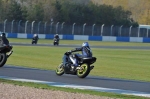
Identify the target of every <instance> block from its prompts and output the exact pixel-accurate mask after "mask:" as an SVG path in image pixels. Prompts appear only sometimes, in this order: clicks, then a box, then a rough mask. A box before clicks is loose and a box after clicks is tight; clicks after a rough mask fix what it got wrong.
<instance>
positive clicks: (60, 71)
mask: <svg viewBox="0 0 150 99" xmlns="http://www.w3.org/2000/svg"><path fill="white" fill-rule="evenodd" d="M55 72H56V75H58V76H61V75H63V74H64V66H63V63H61V64H60V65H59V66H58V67H57V68H56V70H55Z"/></svg>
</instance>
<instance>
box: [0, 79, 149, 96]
mask: <svg viewBox="0 0 150 99" xmlns="http://www.w3.org/2000/svg"><path fill="white" fill-rule="evenodd" d="M0 83H8V84H13V85H18V86H26V87H33V88H39V89H46V90H53V91H54V90H55V91H57V90H60V91H65V92H71V93H82V94H90V95H97V96H105V97H111V98H121V99H148V98H146V97H139V96H132V95H121V94H114V93H106V92H96V91H90V90H80V89H71V88H61V87H53V86H49V85H46V84H38V83H31V82H20V81H12V80H5V79H0Z"/></svg>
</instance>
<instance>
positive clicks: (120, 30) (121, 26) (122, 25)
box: [120, 25, 123, 36]
mask: <svg viewBox="0 0 150 99" xmlns="http://www.w3.org/2000/svg"><path fill="white" fill-rule="evenodd" d="M122 27H123V25H121V26H120V36H121V29H122Z"/></svg>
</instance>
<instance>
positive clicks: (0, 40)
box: [0, 32, 9, 46]
mask: <svg viewBox="0 0 150 99" xmlns="http://www.w3.org/2000/svg"><path fill="white" fill-rule="evenodd" d="M0 45H1V46H4V45H9V40H8V39H7V38H6V34H5V33H4V32H2V33H1V34H0Z"/></svg>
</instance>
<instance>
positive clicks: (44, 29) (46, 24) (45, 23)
mask: <svg viewBox="0 0 150 99" xmlns="http://www.w3.org/2000/svg"><path fill="white" fill-rule="evenodd" d="M46 25H47V22H45V24H44V34H46V33H45V32H46Z"/></svg>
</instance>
